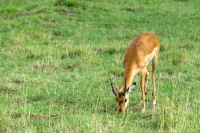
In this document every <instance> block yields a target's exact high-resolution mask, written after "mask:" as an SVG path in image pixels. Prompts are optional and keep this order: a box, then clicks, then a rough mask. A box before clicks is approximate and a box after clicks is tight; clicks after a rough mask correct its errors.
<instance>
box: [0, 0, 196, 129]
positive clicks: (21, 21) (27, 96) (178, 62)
mask: <svg viewBox="0 0 200 133" xmlns="http://www.w3.org/2000/svg"><path fill="white" fill-rule="evenodd" d="M199 4H200V2H199V1H198V0H190V1H189V0H165V1H162V0H151V1H150V0H140V1H139V2H138V1H136V0H127V1H120V2H118V1H116V0H102V1H99V0H95V1H90V0H85V1H84V0H79V1H77V0H42V1H41V0H34V1H29V0H1V2H0V5H1V6H0V33H1V34H0V101H1V106H0V132H13V133H14V132H73V133H74V132H109V133H112V132H113V133H114V132H135V133H136V132H137V133H140V132H148V133H151V132H152V133H155V132H175V133H176V132H185V133H190V132H200V114H199V110H200V98H199V95H200V91H199V88H200V73H199V67H200V61H199V58H200V44H199V42H200V29H199V24H200V23H199V21H200V17H199V16H200V12H199V11H200V9H199ZM144 31H150V32H153V33H155V34H156V35H157V36H158V37H159V39H160V42H161V52H160V56H159V63H158V67H157V70H156V77H157V80H156V88H157V108H156V112H153V110H152V109H151V107H150V106H151V78H149V84H148V88H149V89H148V90H149V91H148V97H147V99H148V100H147V110H146V112H145V113H141V106H140V104H139V103H140V101H141V91H140V87H139V80H140V78H139V76H136V77H135V79H134V81H136V82H137V89H136V90H135V91H134V92H132V94H131V96H130V103H129V106H128V108H127V110H126V113H125V114H124V115H120V114H118V112H117V110H116V109H117V106H116V101H115V98H114V95H113V94H112V91H111V87H110V83H109V78H108V73H111V74H112V79H113V80H114V82H115V83H116V84H118V85H119V86H120V87H121V83H122V81H123V79H122V76H123V72H124V70H123V67H122V63H123V57H124V54H125V51H126V48H127V47H128V46H129V44H130V42H131V40H132V39H133V38H134V37H135V36H136V35H138V34H140V33H142V32H144ZM150 70H151V69H150ZM150 77H151V76H150Z"/></svg>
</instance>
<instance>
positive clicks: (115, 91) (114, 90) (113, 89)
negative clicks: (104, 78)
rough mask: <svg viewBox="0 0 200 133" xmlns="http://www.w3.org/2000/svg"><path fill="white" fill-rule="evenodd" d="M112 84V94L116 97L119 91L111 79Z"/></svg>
mask: <svg viewBox="0 0 200 133" xmlns="http://www.w3.org/2000/svg"><path fill="white" fill-rule="evenodd" d="M109 78H110V75H109ZM110 84H111V87H112V92H113V93H114V94H115V96H116V95H118V92H117V90H116V89H115V86H114V84H113V82H112V80H111V78H110Z"/></svg>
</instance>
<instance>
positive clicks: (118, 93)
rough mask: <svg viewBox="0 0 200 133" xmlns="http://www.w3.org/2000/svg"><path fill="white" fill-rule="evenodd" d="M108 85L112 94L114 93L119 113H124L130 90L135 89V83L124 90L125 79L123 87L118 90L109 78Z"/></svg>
mask: <svg viewBox="0 0 200 133" xmlns="http://www.w3.org/2000/svg"><path fill="white" fill-rule="evenodd" d="M110 83H111V87H112V92H113V93H114V95H115V97H116V101H117V103H118V110H119V113H124V112H125V110H126V107H127V105H128V102H129V94H130V92H131V91H132V90H134V89H135V86H136V83H135V82H134V83H133V84H131V85H130V86H129V87H128V88H126V79H125V81H124V87H122V88H121V89H119V87H118V86H117V85H115V84H113V82H112V80H111V78H110Z"/></svg>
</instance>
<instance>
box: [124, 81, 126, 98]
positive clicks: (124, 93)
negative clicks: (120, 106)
mask: <svg viewBox="0 0 200 133" xmlns="http://www.w3.org/2000/svg"><path fill="white" fill-rule="evenodd" d="M125 94H126V78H125V81H124V96H125Z"/></svg>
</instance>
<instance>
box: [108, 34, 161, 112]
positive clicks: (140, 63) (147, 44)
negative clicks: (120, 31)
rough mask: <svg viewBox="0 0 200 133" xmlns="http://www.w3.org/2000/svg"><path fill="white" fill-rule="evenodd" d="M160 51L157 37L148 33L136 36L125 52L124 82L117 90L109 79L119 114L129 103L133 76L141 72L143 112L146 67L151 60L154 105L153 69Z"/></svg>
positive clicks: (145, 91)
mask: <svg viewBox="0 0 200 133" xmlns="http://www.w3.org/2000/svg"><path fill="white" fill-rule="evenodd" d="M159 50H160V42H159V39H158V37H157V36H155V35H154V34H152V33H150V32H144V33H142V34H140V35H138V36H137V37H136V38H135V39H134V40H133V41H132V42H131V44H130V46H129V47H128V49H127V50H126V54H125V57H124V63H123V66H124V69H125V72H124V82H123V85H122V88H121V89H119V88H118V86H117V85H114V84H113V82H112V81H111V79H110V82H111V87H112V91H113V93H114V94H115V97H116V100H117V102H118V107H119V112H120V113H124V112H125V110H126V107H127V105H128V101H129V94H130V92H131V91H132V90H133V89H135V86H136V83H133V84H131V83H132V80H133V78H134V76H135V75H137V74H138V73H139V72H141V81H140V87H141V91H142V101H141V103H142V112H145V108H146V105H145V98H146V94H147V80H148V75H149V72H148V69H147V65H148V64H149V62H150V61H151V60H152V87H153V91H152V100H153V107H154V109H155V105H156V88H155V69H156V65H157V60H158V54H159Z"/></svg>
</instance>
